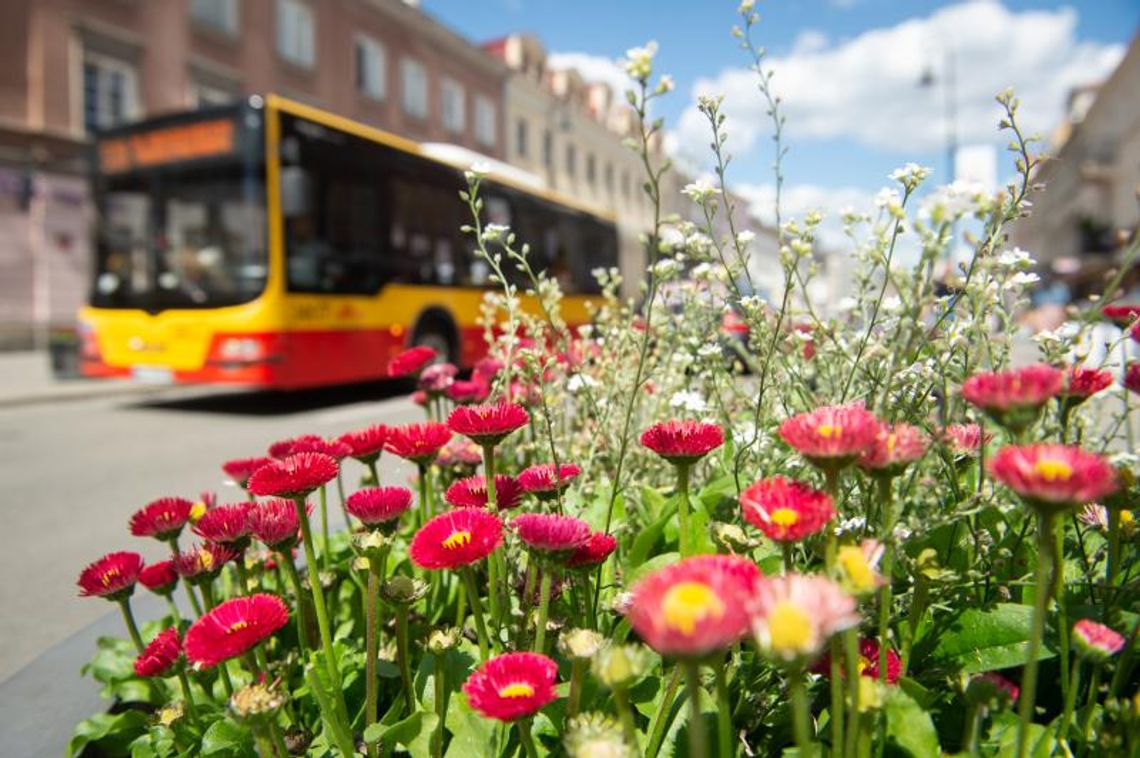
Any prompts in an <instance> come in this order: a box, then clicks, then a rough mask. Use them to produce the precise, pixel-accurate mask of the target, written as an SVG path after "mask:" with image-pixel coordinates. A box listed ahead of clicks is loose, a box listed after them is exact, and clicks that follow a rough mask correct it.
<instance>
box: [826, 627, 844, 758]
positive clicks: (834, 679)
mask: <svg viewBox="0 0 1140 758" xmlns="http://www.w3.org/2000/svg"><path fill="white" fill-rule="evenodd" d="M828 644H829V652H830V654H831V665H830V668H829V670H828V676H829V677H830V682H829V684H830V686H831V709H830V711H829V712H828V717H829V719H830V721H831V750H832V752H833V753H835V754H840V753H841V751H842V750H843V745H844V742H843V675H842V674H841V673H840V665H841V663H840V662H841V661H842V660H843V653H842V649H841V645H840V640H839V637H838V636H835V637H832V638H831V641H830V642H829V643H828Z"/></svg>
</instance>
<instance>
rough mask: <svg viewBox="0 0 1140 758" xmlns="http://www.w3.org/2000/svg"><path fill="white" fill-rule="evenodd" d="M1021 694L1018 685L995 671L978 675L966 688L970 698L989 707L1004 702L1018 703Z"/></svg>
mask: <svg viewBox="0 0 1140 758" xmlns="http://www.w3.org/2000/svg"><path fill="white" fill-rule="evenodd" d="M1020 694H1021V689H1020V688H1019V687H1018V686H1017V685H1016V684H1014V683H1013V682H1011V681H1009V680H1008V679H1006V678H1005V677H1004V676H1002V675H1001V674H998V673H997V672H994V671H987V672H985V673H984V674H977V675H976V676H974V677H973V678H972V679H970V684H969V685H968V686H967V688H966V696H967V697H968V698H970V699H971V700H972V701H974V702H978V703H981V704H983V705H986V706H987V707H988V706H993V705H1000V704H1001V703H1002V702H1003V701H1008V702H1009V703H1010V704H1013V703H1016V702H1017V698H1018V696H1019V695H1020Z"/></svg>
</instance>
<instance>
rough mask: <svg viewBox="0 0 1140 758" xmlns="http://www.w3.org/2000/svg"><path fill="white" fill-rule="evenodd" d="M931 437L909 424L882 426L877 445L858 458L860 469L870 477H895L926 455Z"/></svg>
mask: <svg viewBox="0 0 1140 758" xmlns="http://www.w3.org/2000/svg"><path fill="white" fill-rule="evenodd" d="M929 445H930V438H929V437H927V436H926V433H925V432H923V431H922V430H921V429H919V428H918V427H916V426H911V425H910V424H895V425H894V426H888V425H886V424H882V425H881V426H880V427H879V433H878V435H877V436H876V437H875V441H874V443H873V444H872V445H871V447H869V448H867V450H865V451H863V454H862V455H860V456H859V467H860V468H861V469H863V470H864V471H866V472H867V473H869V474H870V475H871V476H883V477H895V476H898V475H899V474H901V473H902V472H903V471H904V470H905V469H906V467H907V466H909V465H910V464H911V463H914V462H915V461H917V460H918V459H919V458H921V457H922V456H924V455H926V448H927V447H928V446H929Z"/></svg>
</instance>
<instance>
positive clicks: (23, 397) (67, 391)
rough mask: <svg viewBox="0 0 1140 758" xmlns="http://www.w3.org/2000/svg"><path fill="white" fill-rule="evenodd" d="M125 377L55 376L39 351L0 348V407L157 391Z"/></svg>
mask: <svg viewBox="0 0 1140 758" xmlns="http://www.w3.org/2000/svg"><path fill="white" fill-rule="evenodd" d="M164 389H169V387H160V386H153V385H146V384H138V383H136V382H132V381H129V380H126V379H56V378H55V377H53V376H52V374H51V366H50V365H49V363H48V354H47V353H46V352H42V351H20V352H0V408H6V407H14V406H22V405H34V404H37V403H54V402H63V401H67V400H86V399H88V398H93V397H105V396H114V395H134V394H148V393H154V392H160V391H162V390H164Z"/></svg>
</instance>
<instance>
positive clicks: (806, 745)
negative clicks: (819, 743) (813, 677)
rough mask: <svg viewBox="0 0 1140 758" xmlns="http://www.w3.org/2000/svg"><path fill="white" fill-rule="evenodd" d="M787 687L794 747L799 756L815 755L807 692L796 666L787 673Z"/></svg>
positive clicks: (800, 671)
mask: <svg viewBox="0 0 1140 758" xmlns="http://www.w3.org/2000/svg"><path fill="white" fill-rule="evenodd" d="M788 689H789V690H790V692H791V696H792V717H793V721H792V726H793V728H794V730H795V735H796V748H797V750H798V752H799V754H800V755H801V756H804V758H807V757H808V756H812V755H815V746H814V745H813V744H812V735H811V711H810V709H809V707H808V700H807V692H806V691H805V690H804V672H803V669H801V668H796V669H795V670H794V671H792V672H790V674H789V675H788Z"/></svg>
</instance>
